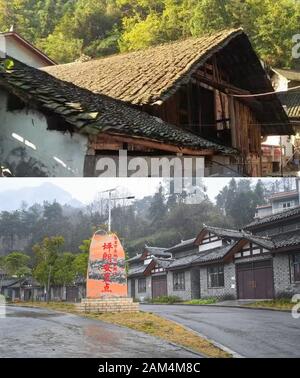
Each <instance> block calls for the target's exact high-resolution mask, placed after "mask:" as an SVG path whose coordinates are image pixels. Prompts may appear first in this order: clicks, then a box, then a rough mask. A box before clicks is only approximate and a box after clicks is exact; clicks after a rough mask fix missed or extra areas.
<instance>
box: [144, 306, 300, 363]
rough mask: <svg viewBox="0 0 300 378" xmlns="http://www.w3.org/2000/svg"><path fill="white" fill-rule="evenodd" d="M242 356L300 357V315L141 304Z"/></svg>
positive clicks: (146, 308)
mask: <svg viewBox="0 0 300 378" xmlns="http://www.w3.org/2000/svg"><path fill="white" fill-rule="evenodd" d="M142 310H143V311H150V312H153V313H156V314H158V315H161V316H164V317H166V318H168V319H170V320H174V321H177V322H178V323H181V324H183V325H185V326H187V327H189V328H191V329H193V330H194V331H197V332H199V333H201V334H202V335H204V336H206V337H208V338H210V339H212V340H215V341H216V342H218V343H221V344H222V345H224V346H226V347H228V348H230V349H231V350H233V351H234V352H236V353H238V354H240V355H241V356H243V357H254V358H261V357H265V358H268V357H269V358H279V357H282V358H286V357H291V358H295V357H297V358H299V357H300V319H298V320H297V319H293V317H292V315H291V313H289V312H280V311H267V310H250V309H249V310H248V309H241V308H224V307H215V306H183V305H179V306H176V305H171V306H170V305H169V306H168V305H143V306H142Z"/></svg>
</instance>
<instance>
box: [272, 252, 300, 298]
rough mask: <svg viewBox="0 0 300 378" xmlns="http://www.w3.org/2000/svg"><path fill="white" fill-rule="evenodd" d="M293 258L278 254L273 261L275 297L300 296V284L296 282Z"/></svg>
mask: <svg viewBox="0 0 300 378" xmlns="http://www.w3.org/2000/svg"><path fill="white" fill-rule="evenodd" d="M291 262H292V256H289V255H287V254H277V255H275V256H274V259H273V271H274V289H275V296H277V297H278V296H281V295H284V294H291V295H293V294H300V282H294V269H293V267H292V265H291Z"/></svg>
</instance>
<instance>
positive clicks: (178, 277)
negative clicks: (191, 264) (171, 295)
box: [173, 272, 185, 291]
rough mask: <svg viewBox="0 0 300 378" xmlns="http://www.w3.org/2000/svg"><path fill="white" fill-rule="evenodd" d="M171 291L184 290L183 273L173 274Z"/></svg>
mask: <svg viewBox="0 0 300 378" xmlns="http://www.w3.org/2000/svg"><path fill="white" fill-rule="evenodd" d="M173 290H174V291H179V290H185V273H184V272H176V273H173Z"/></svg>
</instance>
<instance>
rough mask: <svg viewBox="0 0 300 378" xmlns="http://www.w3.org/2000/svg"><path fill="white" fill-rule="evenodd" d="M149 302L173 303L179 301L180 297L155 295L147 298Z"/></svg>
mask: <svg viewBox="0 0 300 378" xmlns="http://www.w3.org/2000/svg"><path fill="white" fill-rule="evenodd" d="M149 302H150V303H166V304H174V303H178V302H181V299H180V298H179V297H176V296H175V295H170V296H167V295H165V296H161V297H156V298H153V299H151V300H149Z"/></svg>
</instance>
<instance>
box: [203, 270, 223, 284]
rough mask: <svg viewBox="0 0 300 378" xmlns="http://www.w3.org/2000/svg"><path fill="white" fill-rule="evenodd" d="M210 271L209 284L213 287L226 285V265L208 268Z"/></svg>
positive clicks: (208, 271)
mask: <svg viewBox="0 0 300 378" xmlns="http://www.w3.org/2000/svg"><path fill="white" fill-rule="evenodd" d="M207 273H208V286H209V287H211V288H213V287H224V267H223V266H221V265H219V266H213V267H209V268H208V269H207Z"/></svg>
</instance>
